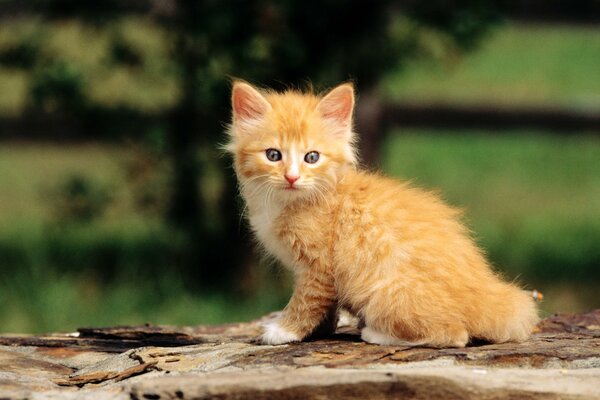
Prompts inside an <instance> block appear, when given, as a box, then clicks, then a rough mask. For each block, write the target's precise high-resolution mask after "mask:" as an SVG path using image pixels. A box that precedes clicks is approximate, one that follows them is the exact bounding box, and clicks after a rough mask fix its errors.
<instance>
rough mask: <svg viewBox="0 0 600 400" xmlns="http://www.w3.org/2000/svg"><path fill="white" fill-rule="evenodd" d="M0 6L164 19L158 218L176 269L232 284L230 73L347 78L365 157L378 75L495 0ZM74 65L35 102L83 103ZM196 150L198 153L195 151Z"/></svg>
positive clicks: (69, 0)
mask: <svg viewBox="0 0 600 400" xmlns="http://www.w3.org/2000/svg"><path fill="white" fill-rule="evenodd" d="M2 4H4V5H5V6H6V5H11V6H12V7H13V8H14V12H25V11H28V10H29V11H31V10H34V11H36V12H41V13H42V14H43V15H45V16H47V17H48V16H49V17H51V18H57V17H58V18H66V17H69V18H71V17H80V18H84V19H87V20H91V21H92V22H93V23H104V22H107V21H111V20H114V19H115V18H118V17H119V16H120V15H122V14H126V13H133V12H134V13H142V12H143V13H147V14H148V15H150V16H151V17H153V18H155V19H156V20H157V21H158V22H159V23H160V24H161V25H162V26H163V27H164V29H166V31H167V32H168V35H170V38H171V43H172V59H173V61H174V62H175V63H176V65H177V67H178V70H179V71H178V74H177V79H178V86H179V91H180V93H181V96H180V100H179V102H178V104H177V105H176V106H175V107H173V109H171V110H169V111H168V112H167V113H166V114H167V115H168V118H167V126H168V129H167V139H166V143H167V146H166V149H167V150H166V152H167V154H168V158H169V159H170V163H171V166H172V171H173V177H172V188H171V189H172V190H171V198H170V202H169V207H168V211H167V217H168V220H169V221H171V222H172V223H173V224H174V225H175V226H176V227H178V228H179V229H180V230H181V231H182V232H184V233H185V236H186V237H187V238H188V246H187V251H186V254H185V255H184V257H183V259H184V262H183V263H182V265H183V266H184V267H182V268H184V271H183V272H184V273H186V274H188V275H189V276H191V277H193V278H195V279H190V280H189V281H192V280H193V281H196V282H200V284H201V285H204V286H214V285H228V286H229V285H231V283H232V282H234V281H238V282H240V281H241V278H240V274H242V273H243V270H244V263H245V262H247V260H248V258H247V257H246V255H247V251H248V249H247V240H246V238H245V237H244V236H247V235H240V232H239V229H240V228H239V217H238V215H239V212H238V207H237V204H236V201H237V200H236V197H237V196H236V185H235V180H234V177H233V172H232V170H231V169H230V168H229V164H230V160H226V159H224V158H222V157H220V156H219V154H218V150H217V148H218V144H219V143H222V142H223V141H224V140H225V138H224V135H223V126H224V123H226V122H227V121H228V120H229V113H230V111H229V86H230V82H229V79H230V78H231V77H239V78H243V79H246V80H249V81H251V82H254V83H260V84H264V85H267V86H269V87H273V88H276V89H282V88H285V87H288V86H290V85H291V86H292V87H305V86H308V85H312V86H314V87H315V88H316V89H317V90H320V89H324V88H326V87H329V86H332V85H335V84H337V83H339V82H341V81H345V80H353V81H354V82H355V83H356V87H357V89H358V93H359V94H360V96H361V99H360V102H359V109H358V113H357V118H358V125H359V129H358V130H359V132H360V133H361V136H362V137H361V147H362V153H363V158H364V160H365V162H366V163H367V164H369V163H373V162H374V160H375V154H376V150H377V148H378V141H377V140H376V139H377V137H379V135H378V132H377V128H378V125H377V119H378V113H379V105H378V102H377V97H376V96H375V95H374V92H375V89H376V85H377V83H378V82H379V80H380V78H381V77H382V75H384V74H385V73H386V72H388V71H391V70H396V69H398V68H400V67H401V66H402V65H403V63H404V62H405V61H406V60H408V59H410V58H412V57H415V56H419V55H427V54H439V53H440V51H442V52H448V53H459V52H460V51H463V50H468V49H471V48H473V47H475V46H476V45H477V43H478V42H479V40H480V39H481V38H482V37H483V36H484V34H485V33H486V32H487V31H488V29H489V27H490V26H491V25H492V23H493V22H494V21H496V20H497V10H496V8H495V5H494V3H492V2H491V1H486V0H462V1H456V0H454V1H442V0H432V1H429V2H419V1H414V0H413V1H404V2H398V1H389V0H371V1H369V2H356V1H344V0H323V1H301V0H281V1H274V0H248V1H245V0H226V1H219V0H202V1H199V0H147V1H143V0H129V1H127V0H111V1H108V2H102V3H98V2H96V1H81V0H78V1H76V0H36V1H34V2H30V3H28V4H24V3H23V2H16V1H8V0H4V1H3V3H2ZM115 37H116V38H117V39H119V40H117V41H116V42H115V43H114V44H113V46H112V47H111V51H112V57H113V58H114V59H117V60H118V61H120V62H124V63H128V64H132V65H138V64H139V63H140V59H139V55H138V54H137V53H136V51H135V50H134V49H129V48H128V47H127V43H126V42H125V41H123V40H120V38H119V37H118V35H117V36H115ZM36 49H37V47H35V46H33V47H32V46H28V47H23V48H13V49H12V50H11V51H12V53H11V54H5V55H4V57H5V59H11V60H13V59H16V58H18V59H19V60H20V61H19V62H20V63H21V64H22V65H23V66H28V65H32V64H34V63H32V62H31V60H30V58H31V55H35V54H36V51H37V50H36ZM440 49H441V50H440ZM16 56H18V57H16ZM15 57H16V58H15ZM0 60H2V55H1V54H0ZM56 65H58V66H60V64H56ZM75 72H76V71H72V70H71V69H69V68H63V67H60V68H59V67H57V68H55V69H54V70H51V71H48V73H44V74H41V76H42V78H43V79H42V78H40V83H38V84H37V86H35V87H36V88H37V89H36V91H34V92H35V93H38V95H36V96H37V97H39V98H40V99H41V100H38V101H39V102H40V103H43V104H45V102H46V98H48V97H49V96H50V97H53V98H56V99H58V100H60V102H62V103H64V102H67V100H66V99H65V98H64V94H68V93H72V94H73V96H74V99H75V101H76V102H77V104H88V105H89V101H88V100H87V99H82V98H81V90H79V86H78V85H80V83H79V81H78V76H77V74H76V73H75ZM47 93H49V94H47ZM58 100H57V101H58ZM91 109H93V108H91ZM117 111H118V110H117ZM96 115H100V116H101V117H102V119H103V120H104V119H106V116H107V114H106V112H102V113H98V114H96ZM116 120H117V121H122V120H123V119H122V118H121V119H119V118H117V119H116ZM198 148H200V149H204V151H203V152H202V153H203V154H208V156H205V157H202V158H199V157H198V154H199V151H198ZM215 166H218V167H217V168H215ZM215 170H216V171H220V174H221V176H222V180H223V181H224V184H223V185H222V187H223V190H222V193H221V195H220V201H218V202H216V203H215V202H213V203H211V202H210V200H209V199H208V198H207V196H202V195H201V189H202V187H199V183H198V182H206V181H207V179H208V178H207V175H208V174H209V171H215ZM200 185H202V184H200ZM218 197H219V196H218ZM215 221H216V222H215ZM230 287H231V286H230Z"/></svg>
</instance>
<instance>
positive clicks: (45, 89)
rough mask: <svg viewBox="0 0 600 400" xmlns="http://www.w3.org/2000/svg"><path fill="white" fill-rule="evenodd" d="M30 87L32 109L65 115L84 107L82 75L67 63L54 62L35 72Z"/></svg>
mask: <svg viewBox="0 0 600 400" xmlns="http://www.w3.org/2000/svg"><path fill="white" fill-rule="evenodd" d="M32 81H33V83H32V86H31V102H32V105H33V107H34V108H36V109H40V110H42V111H44V112H46V113H55V114H67V113H75V114H77V112H78V111H81V109H82V107H85V105H86V99H85V95H84V89H83V87H84V81H83V75H82V74H81V73H80V72H79V71H78V69H77V68H76V67H75V66H73V65H72V64H69V63H67V62H60V61H58V62H55V63H52V64H51V65H49V66H44V67H42V68H40V69H38V70H36V71H35V72H34V74H33V79H32Z"/></svg>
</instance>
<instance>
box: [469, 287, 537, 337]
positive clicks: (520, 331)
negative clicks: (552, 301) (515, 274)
mask: <svg viewBox="0 0 600 400" xmlns="http://www.w3.org/2000/svg"><path fill="white" fill-rule="evenodd" d="M496 289H497V293H495V295H494V296H491V297H490V299H489V301H488V302H483V305H484V307H485V308H486V309H484V310H482V315H483V318H482V319H481V320H480V321H479V323H478V324H477V326H475V327H473V328H475V329H473V334H472V336H474V337H477V338H481V339H486V340H490V341H492V342H494V343H504V342H522V341H524V340H526V339H527V338H529V336H531V333H532V332H533V329H534V328H535V326H536V324H537V323H538V322H539V316H538V310H537V305H536V304H535V298H534V296H532V293H531V292H528V291H525V290H522V289H521V288H519V287H517V286H515V285H512V284H507V283H504V282H502V283H501V286H500V287H498V288H496ZM485 303H487V304H485Z"/></svg>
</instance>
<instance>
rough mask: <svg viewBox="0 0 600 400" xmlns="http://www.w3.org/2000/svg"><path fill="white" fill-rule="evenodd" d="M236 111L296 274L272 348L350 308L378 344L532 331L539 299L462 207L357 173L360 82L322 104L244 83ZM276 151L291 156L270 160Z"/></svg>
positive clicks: (241, 163)
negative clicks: (508, 274)
mask: <svg viewBox="0 0 600 400" xmlns="http://www.w3.org/2000/svg"><path fill="white" fill-rule="evenodd" d="M232 107H233V121H232V124H231V126H230V129H229V135H230V142H229V144H228V146H227V148H228V150H229V151H230V152H231V153H232V154H233V155H234V166H235V171H236V173H237V176H238V179H239V183H240V188H241V193H242V195H243V197H244V199H245V201H246V204H247V210H248V217H249V220H250V224H251V226H252V229H253V230H254V232H255V234H256V236H257V238H258V240H259V241H260V242H261V243H262V245H263V246H264V247H265V249H266V250H267V251H268V252H269V253H271V254H272V255H273V256H275V257H276V258H278V259H279V260H280V261H281V262H282V263H283V264H284V265H286V266H287V267H288V268H290V269H291V270H292V271H293V272H294V273H295V277H296V283H295V289H294V293H293V295H292V298H291V299H290V302H289V304H288V305H287V306H286V308H285V310H284V311H283V314H282V316H281V318H280V319H279V320H278V321H275V322H274V323H271V324H269V325H267V326H266V327H265V332H264V334H263V341H264V342H265V343H269V344H280V343H288V342H293V341H300V340H303V339H305V338H306V337H307V336H309V335H310V334H311V333H313V332H314V331H315V330H316V329H317V328H318V327H319V326H324V325H327V323H328V322H329V324H331V323H332V321H331V319H332V318H333V317H332V315H334V313H335V311H336V310H337V309H339V308H342V307H343V308H346V309H348V310H350V311H351V312H352V313H354V314H355V315H357V316H358V317H359V318H360V319H361V320H362V321H363V322H364V325H365V326H364V328H363V331H362V337H363V339H364V340H366V341H368V342H372V343H379V344H400V343H405V342H410V343H412V344H418V345H428V346H436V347H462V346H465V345H466V344H467V342H468V341H469V338H480V339H485V340H489V341H492V342H506V341H522V340H525V339H526V338H527V337H528V336H529V335H530V333H531V331H532V329H533V327H534V325H535V324H536V322H537V321H538V317H537V311H536V307H535V304H534V301H533V299H532V298H531V297H530V296H528V295H527V294H526V293H525V292H524V291H522V290H521V289H520V288H518V287H517V286H515V285H513V284H510V283H506V282H504V281H502V280H501V279H500V278H499V277H498V275H496V274H495V273H494V272H493V271H492V269H491V268H490V266H489V264H488V262H487V261H486V259H485V258H484V256H483V255H482V252H481V251H480V250H479V248H478V247H477V245H476V244H475V243H474V241H473V240H472V239H471V237H470V235H469V232H468V230H467V229H466V228H465V226H464V225H463V224H462V223H461V221H460V213H459V212H458V211H457V210H455V209H453V208H451V207H448V206H447V205H445V204H444V203H443V202H442V201H441V200H440V199H439V198H438V197H437V196H436V195H435V194H433V193H430V192H426V191H423V190H420V189H416V188H413V187H411V186H409V185H408V184H406V183H399V182H396V181H394V180H391V179H388V178H385V177H382V176H380V175H377V174H374V173H370V172H365V171H359V170H357V168H356V155H355V151H354V147H353V139H354V137H355V135H354V133H353V131H352V112H353V108H354V93H353V88H352V86H351V85H349V84H344V85H340V86H338V87H337V88H335V89H333V90H332V91H331V92H329V93H328V94H327V95H326V96H324V97H322V98H321V97H318V96H315V95H312V94H304V93H300V92H297V91H287V92H285V93H274V92H265V91H263V92H260V91H258V90H256V89H254V88H253V87H252V86H250V85H248V84H246V83H243V82H237V83H235V84H234V87H233V93H232ZM267 149H276V150H279V151H280V154H281V159H280V160H277V161H270V160H269V159H268V158H267V156H266V153H265V151H266V150H267ZM311 151H317V152H318V153H319V155H320V158H319V159H318V161H317V162H316V163H314V164H311V163H308V162H307V161H305V160H304V156H305V154H306V153H308V152H311ZM286 177H287V178H286ZM294 179H297V180H296V181H294ZM290 182H291V183H290Z"/></svg>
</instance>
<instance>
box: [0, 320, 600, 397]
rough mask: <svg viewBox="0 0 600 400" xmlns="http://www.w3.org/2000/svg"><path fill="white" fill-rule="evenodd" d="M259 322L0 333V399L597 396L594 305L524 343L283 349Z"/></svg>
mask: <svg viewBox="0 0 600 400" xmlns="http://www.w3.org/2000/svg"><path fill="white" fill-rule="evenodd" d="M272 317H273V315H271V316H267V317H265V319H263V320H258V321H253V322H249V323H240V324H228V325H219V326H195V327H172V326H149V325H144V326H135V327H112V328H82V329H80V330H79V331H78V332H76V333H71V334H51V335H43V336H28V335H4V336H0V399H5V398H6V399H24V398H32V399H35V398H44V399H48V398H57V399H58V398H61V399H62V398H90V399H103V398H107V399H108V398H111V399H112V398H116V399H175V398H211V397H218V398H222V399H229V398H231V399H234V398H235V399H239V398H257V399H271V398H273V399H276V398H282V397H283V398H298V399H300V398H302V399H311V398H314V399H316V398H319V399H335V398H351V399H353V398H354V399H359V398H360V399H380V398H383V399H385V398H411V399H414V398H417V399H427V398H458V399H476V398H477V399H487V398H489V399H492V398H506V397H510V398H527V399H537V398H540V399H542V398H543V399H559V398H560V399H600V309H599V310H595V311H592V312H589V313H585V314H561V315H556V316H552V317H550V318H547V319H545V320H543V321H542V322H541V323H540V324H539V325H538V327H537V329H536V332H535V333H534V335H533V336H532V337H531V339H529V340H528V341H526V342H524V343H505V344H486V343H472V344H470V345H469V346H467V347H466V348H463V349H432V348H424V347H402V346H377V345H371V344H367V343H364V342H362V341H361V340H360V337H359V336H358V333H359V332H358V330H357V329H356V327H352V326H350V327H340V328H338V331H337V332H336V333H335V334H334V335H332V336H330V337H327V338H324V339H319V340H313V341H309V342H304V343H296V344H290V345H283V346H266V345H262V344H260V343H259V341H258V337H259V335H260V332H261V327H260V326H261V323H262V322H264V321H265V320H266V319H268V318H272Z"/></svg>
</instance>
